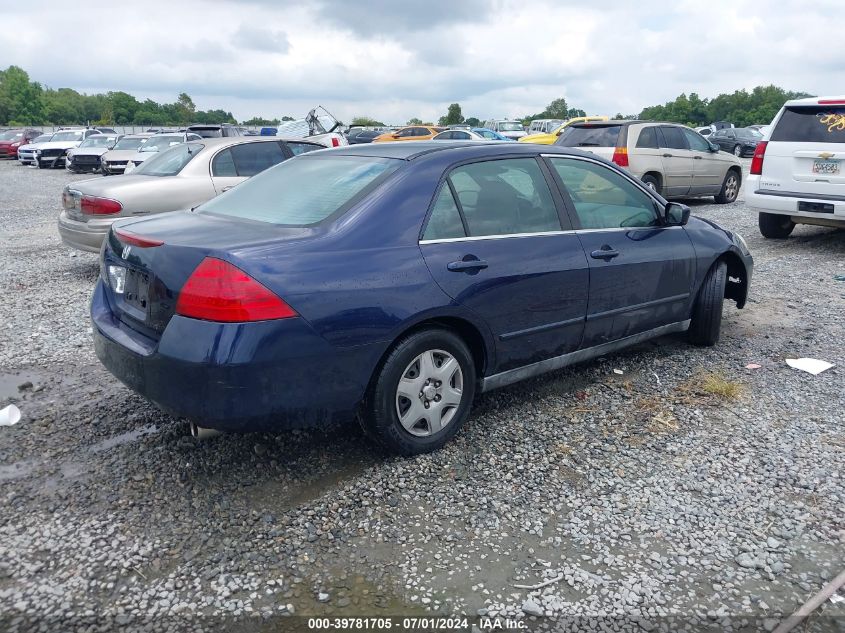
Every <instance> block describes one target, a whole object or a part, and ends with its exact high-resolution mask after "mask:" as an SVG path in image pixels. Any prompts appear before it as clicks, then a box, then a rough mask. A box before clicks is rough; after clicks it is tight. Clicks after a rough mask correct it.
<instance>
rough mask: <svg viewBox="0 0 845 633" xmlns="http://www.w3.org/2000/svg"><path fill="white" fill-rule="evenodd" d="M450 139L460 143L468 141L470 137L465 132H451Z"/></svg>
mask: <svg viewBox="0 0 845 633" xmlns="http://www.w3.org/2000/svg"><path fill="white" fill-rule="evenodd" d="M452 138H453V139H457V140H461V141H468V140H470V138H471V137H470V135H469V134H467V133H466V132H452Z"/></svg>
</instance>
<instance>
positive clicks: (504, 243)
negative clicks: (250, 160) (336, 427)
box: [91, 141, 752, 454]
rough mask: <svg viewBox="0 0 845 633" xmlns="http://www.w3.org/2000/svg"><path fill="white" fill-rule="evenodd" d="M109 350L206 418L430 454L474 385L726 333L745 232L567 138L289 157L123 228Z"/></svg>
mask: <svg viewBox="0 0 845 633" xmlns="http://www.w3.org/2000/svg"><path fill="white" fill-rule="evenodd" d="M101 265H102V269H101V275H100V279H99V280H98V282H97V286H96V290H95V292H94V296H93V299H92V302H91V318H92V320H93V325H94V340H95V346H96V352H97V355H98V356H99V358H100V360H101V361H102V362H103V364H104V365H105V366H106V367H107V368H108V369H109V370H110V371H111V372H112V373H113V374H114V375H115V376H117V377H118V378H119V379H120V380H122V381H123V382H124V383H126V384H127V385H128V386H129V387H131V388H132V389H134V390H135V391H137V392H138V393H140V394H142V395H144V396H145V397H147V398H149V399H150V400H151V401H153V402H154V403H156V404H157V405H158V406H159V407H161V408H162V409H163V410H165V411H167V412H170V413H172V414H173V415H176V416H181V417H185V418H188V419H189V420H190V421H191V422H192V425H193V427H192V428H194V429H197V428H205V429H216V430H222V431H248V430H276V429H283V428H293V427H302V426H314V425H321V424H326V423H331V422H336V421H344V420H354V419H357V420H359V421H360V423H361V425H362V426H363V428H364V429H365V431H366V432H367V433H368V434H369V435H370V436H372V437H373V438H375V439H377V440H378V441H380V442H381V443H383V444H384V445H386V446H387V447H388V448H389V449H390V450H392V451H395V452H398V453H401V454H415V453H422V452H425V451H430V450H434V449H436V448H438V447H440V446H442V445H443V444H444V443H445V442H447V441H448V440H449V439H450V438H451V437H452V436H453V435H454V434H455V433H457V432H458V431H459V429H460V427H461V425H462V424H463V423H464V421H465V420H466V419H467V417H468V416H469V413H470V407H471V406H472V401H473V397H474V396H475V394H476V393H479V392H482V391H488V390H490V389H495V388H497V387H502V386H504V385H508V384H511V383H514V382H516V381H519V380H522V379H524V378H528V377H530V376H536V375H538V374H540V373H543V372H547V371H551V370H554V369H558V368H560V367H564V366H566V365H569V364H571V363H574V362H577V361H581V360H584V359H588V358H592V357H595V356H598V355H601V354H607V353H609V352H612V351H614V350H617V349H620V348H622V347H625V346H627V345H632V344H635V343H638V342H640V341H643V340H646V339H649V338H653V337H656V336H660V335H663V334H667V333H670V332H682V331H686V332H687V333H688V336H689V339H690V340H691V342H692V343H694V344H698V345H714V344H715V343H716V342H717V341H718V339H719V330H720V325H721V318H722V303H723V300H724V299H725V298H728V299H731V300H733V301H735V302H736V304H737V306H738V307H740V308H741V307H743V305H744V304H745V301H746V296H747V294H748V288H749V284H750V280H751V272H752V258H751V255H750V254H749V252H748V248H747V246H746V244H745V242H744V241H743V239H742V238H741V237H740V236H739V235H737V234H735V233H731V232H729V231H725V230H723V229H721V228H719V227H718V226H716V225H715V224H713V223H712V222H708V221H705V220H701V219H697V218H691V217H690V211H689V209H688V208H687V207H685V206H683V205H681V204H678V203H675V202H666V200H664V199H662V198H661V197H660V196H659V195H657V194H655V193H654V192H652V191H651V190H649V189H647V188H645V187H644V186H643V185H642V184H641V183H640V182H638V181H636V180H634V179H632V178H631V177H630V176H628V174H626V173H625V172H624V171H622V170H620V169H618V168H617V167H616V166H615V165H612V164H611V163H608V162H606V161H604V160H602V159H600V158H597V157H595V156H594V155H592V154H587V153H583V152H580V151H578V150H574V149H566V148H558V147H554V146H549V147H546V146H537V145H530V144H522V143H497V142H479V143H472V142H461V143H454V142H448V141H447V142H443V141H439V142H431V143H428V142H419V143H376V144H372V145H355V146H351V147H348V148H340V149H334V150H325V151H319V152H313V153H309V154H304V155H301V156H298V157H296V158H294V159H291V160H289V161H285V162H284V163H281V164H280V165H277V166H275V167H273V168H271V169H268V170H266V171H265V172H263V173H261V174H258V175H257V176H255V177H253V178H252V179H250V180H248V181H247V182H244V183H242V184H240V185H238V186H237V187H235V188H234V189H232V190H231V191H229V192H227V193H224V194H223V195H221V196H219V197H217V198H215V199H213V200H211V201H209V202H207V203H205V204H203V205H201V206H200V207H198V208H196V209H194V210H192V211H185V212H177V213H169V214H163V215H158V216H154V217H149V218H145V219H137V220H127V221H125V222H123V223H120V224H115V226H114V228H113V229H112V231H111V233H110V234H109V235H108V238H107V240H106V243H105V244H104V246H103V250H102V262H101Z"/></svg>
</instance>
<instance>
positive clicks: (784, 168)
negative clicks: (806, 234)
mask: <svg viewBox="0 0 845 633" xmlns="http://www.w3.org/2000/svg"><path fill="white" fill-rule="evenodd" d="M745 190H746V194H745V200H746V202H747V203H748V206H750V207H751V208H752V209H754V210H755V211H757V212H758V213H759V214H760V216H759V224H760V233H762V234H763V237H770V238H779V239H783V238H786V237H788V236H789V234H790V233H792V229H794V228H795V225H796V224H818V225H820V226H831V227H845V97H813V98H811V99H795V100H793V101H787V102H786V103H785V104H784V106H783V107H782V108H781V110H780V112H778V114H777V116H776V117H775V119H774V121H772V125H771V128H770V129H769V132H768V133H767V134H766V135H765V136H764V137H763V140H762V141H760V142H759V143H758V144H757V149H756V150H755V151H754V157H753V158H752V159H751V175H750V176H749V177H748V182H747V183H746V189H745Z"/></svg>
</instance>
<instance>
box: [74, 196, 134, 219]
mask: <svg viewBox="0 0 845 633" xmlns="http://www.w3.org/2000/svg"><path fill="white" fill-rule="evenodd" d="M79 208H80V209H81V210H82V213H84V214H85V215H114V214H115V213H120V212H121V211H122V210H123V205H122V204H120V203H119V202H118V201H117V200H111V199H110V198H96V197H94V196H82V200H81V201H80V203H79Z"/></svg>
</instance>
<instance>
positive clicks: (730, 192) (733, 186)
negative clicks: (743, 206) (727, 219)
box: [714, 169, 740, 204]
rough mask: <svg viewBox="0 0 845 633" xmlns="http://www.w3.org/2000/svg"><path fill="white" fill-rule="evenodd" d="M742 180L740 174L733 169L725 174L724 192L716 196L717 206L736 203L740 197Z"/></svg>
mask: <svg viewBox="0 0 845 633" xmlns="http://www.w3.org/2000/svg"><path fill="white" fill-rule="evenodd" d="M739 188H740V179H739V174H737V173H736V171H734V170H733V169H729V170H728V173H727V174H725V180H724V181H722V190H721V191H719V193H718V194H716V195H715V196H714V200H715V201H716V203H717V204H731V203H732V202H736V199H737V196H739Z"/></svg>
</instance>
